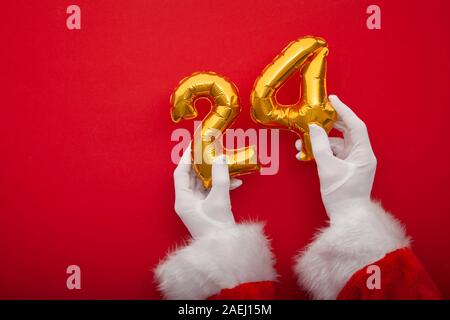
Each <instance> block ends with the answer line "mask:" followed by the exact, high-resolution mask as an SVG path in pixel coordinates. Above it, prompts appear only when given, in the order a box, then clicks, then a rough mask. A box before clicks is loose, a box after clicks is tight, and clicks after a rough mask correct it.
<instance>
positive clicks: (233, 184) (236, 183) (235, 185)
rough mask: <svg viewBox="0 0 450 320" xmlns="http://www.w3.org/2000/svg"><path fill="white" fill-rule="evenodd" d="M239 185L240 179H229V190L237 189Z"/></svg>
mask: <svg viewBox="0 0 450 320" xmlns="http://www.w3.org/2000/svg"><path fill="white" fill-rule="evenodd" d="M240 186H242V180H241V179H236V178H232V179H231V180H230V190H234V189H237V188H239V187H240Z"/></svg>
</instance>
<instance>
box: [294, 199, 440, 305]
mask: <svg viewBox="0 0 450 320" xmlns="http://www.w3.org/2000/svg"><path fill="white" fill-rule="evenodd" d="M409 245H410V244H409V238H408V237H407V236H406V233H405V230H404V228H403V226H402V225H401V224H400V223H399V222H398V221H397V220H396V219H395V218H394V217H392V216H391V214H390V213H388V212H386V211H384V210H383V208H382V207H381V205H380V204H378V203H375V202H370V203H367V204H364V205H358V206H354V207H351V208H348V209H347V210H346V212H339V213H337V214H336V215H334V216H333V219H332V220H331V221H330V223H329V226H327V227H325V228H324V229H322V230H320V231H319V232H318V234H317V235H316V237H315V239H314V240H313V241H312V243H310V244H309V245H308V246H307V248H306V249H305V250H304V251H303V252H301V253H300V254H299V255H298V257H297V258H296V264H295V267H294V270H295V272H296V274H297V277H298V284H299V285H300V286H301V287H302V288H303V289H305V290H306V291H308V292H309V294H310V295H311V297H312V298H314V299H434V298H439V297H440V295H439V292H438V290H437V289H436V287H435V286H434V284H433V282H432V280H431V279H430V277H429V276H428V274H427V273H426V271H425V269H424V268H423V267H422V266H421V264H420V263H419V261H418V260H417V258H416V257H415V256H414V254H413V253H412V251H411V250H410V248H409Z"/></svg>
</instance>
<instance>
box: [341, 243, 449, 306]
mask: <svg viewBox="0 0 450 320" xmlns="http://www.w3.org/2000/svg"><path fill="white" fill-rule="evenodd" d="M371 265H375V266H377V267H379V276H380V285H379V288H372V289H369V287H370V286H368V285H367V281H368V278H369V277H370V275H371V274H372V273H373V271H372V270H369V269H368V266H366V267H364V268H363V269H361V270H359V271H357V272H356V273H355V274H354V275H353V276H352V277H351V278H350V280H349V281H348V282H347V284H346V285H345V287H344V288H343V289H342V290H341V292H340V293H339V295H338V297H337V298H338V299H341V300H344V299H346V300H348V299H352V300H377V299H378V300H380V299H381V300H402V299H411V300H413V299H414V300H417V299H426V300H432V299H441V298H442V297H441V295H440V293H439V291H438V289H437V288H436V286H435V284H434V283H433V281H432V280H431V278H430V276H429V275H428V273H427V272H426V271H425V269H424V268H423V266H422V264H421V263H420V261H419V260H418V259H417V257H416V256H415V255H414V253H413V252H412V251H411V250H410V249H409V248H403V249H398V250H395V251H393V252H391V253H389V254H387V255H386V256H385V257H384V258H382V259H380V260H378V261H376V262H374V263H372V264H371Z"/></svg>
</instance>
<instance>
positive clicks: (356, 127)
mask: <svg viewBox="0 0 450 320" xmlns="http://www.w3.org/2000/svg"><path fill="white" fill-rule="evenodd" d="M328 98H329V100H330V102H331V104H332V105H333V108H334V109H335V110H336V112H337V113H338V115H339V118H338V121H336V123H335V128H337V129H338V130H340V131H343V132H347V131H348V134H349V135H350V139H351V140H352V143H354V144H356V143H360V142H368V141H369V136H368V134H367V128H366V124H365V123H364V122H363V121H362V120H361V119H360V118H358V116H357V115H356V114H355V113H354V112H353V111H352V109H350V108H349V107H348V106H347V105H345V104H344V103H343V102H342V101H341V100H340V99H339V98H338V97H337V96H335V95H330V96H329V97H328Z"/></svg>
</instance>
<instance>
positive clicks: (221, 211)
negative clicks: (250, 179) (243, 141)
mask: <svg viewBox="0 0 450 320" xmlns="http://www.w3.org/2000/svg"><path fill="white" fill-rule="evenodd" d="M173 178H174V183H175V211H176V212H177V214H178V216H179V217H180V218H181V220H182V221H183V223H184V225H185V226H186V228H187V229H188V230H189V232H190V233H191V235H192V237H193V238H199V237H201V236H203V235H205V234H207V233H209V232H214V231H217V230H220V229H225V228H228V227H232V226H234V225H235V221H234V217H233V213H232V212H231V202H230V190H231V189H235V188H237V187H239V186H240V185H241V184H242V180H239V179H231V182H230V176H229V174H228V165H227V163H226V157H225V156H219V157H217V158H216V159H214V162H213V164H212V187H211V189H210V190H206V189H205V188H204V187H203V185H202V183H201V182H200V180H199V179H198V178H197V176H196V174H195V172H194V171H193V170H192V165H191V147H190V146H189V148H187V149H186V151H185V152H184V154H183V156H182V158H181V160H180V162H179V164H178V166H177V168H176V169H175V171H174V173H173Z"/></svg>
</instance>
